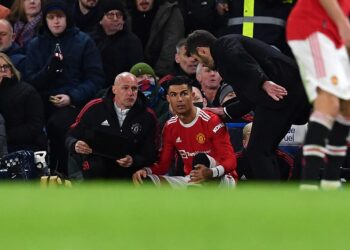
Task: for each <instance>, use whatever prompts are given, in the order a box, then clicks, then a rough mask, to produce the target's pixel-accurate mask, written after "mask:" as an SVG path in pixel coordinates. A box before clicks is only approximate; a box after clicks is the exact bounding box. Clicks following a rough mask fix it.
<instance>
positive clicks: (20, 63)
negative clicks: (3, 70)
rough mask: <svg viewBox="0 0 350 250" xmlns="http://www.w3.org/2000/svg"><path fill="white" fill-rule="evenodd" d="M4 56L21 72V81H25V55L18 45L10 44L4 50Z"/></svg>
mask: <svg viewBox="0 0 350 250" xmlns="http://www.w3.org/2000/svg"><path fill="white" fill-rule="evenodd" d="M4 52H5V54H6V55H7V56H8V57H10V59H11V61H12V63H13V65H15V67H16V69H18V71H19V72H21V75H22V79H25V78H26V77H25V58H26V56H25V54H24V53H23V51H22V50H21V48H20V47H19V45H18V44H16V43H12V45H11V46H10V47H9V48H8V49H6V50H5V51H4Z"/></svg>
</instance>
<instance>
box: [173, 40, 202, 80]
mask: <svg viewBox="0 0 350 250" xmlns="http://www.w3.org/2000/svg"><path fill="white" fill-rule="evenodd" d="M175 61H176V63H178V64H179V65H180V67H181V69H182V70H183V71H185V73H186V74H188V75H194V74H195V73H196V68H197V65H198V61H197V60H196V59H195V58H194V57H192V56H188V55H187V53H186V48H185V46H182V47H180V49H179V52H178V53H176V55H175Z"/></svg>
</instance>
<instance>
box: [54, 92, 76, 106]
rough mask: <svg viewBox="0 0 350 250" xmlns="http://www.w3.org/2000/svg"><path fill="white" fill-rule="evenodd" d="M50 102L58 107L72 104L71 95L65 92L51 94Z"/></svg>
mask: <svg viewBox="0 0 350 250" xmlns="http://www.w3.org/2000/svg"><path fill="white" fill-rule="evenodd" d="M50 102H51V103H52V104H53V105H54V106H55V107H57V108H63V107H66V106H69V105H70V104H71V101H70V97H69V95H65V94H59V95H55V96H50Z"/></svg>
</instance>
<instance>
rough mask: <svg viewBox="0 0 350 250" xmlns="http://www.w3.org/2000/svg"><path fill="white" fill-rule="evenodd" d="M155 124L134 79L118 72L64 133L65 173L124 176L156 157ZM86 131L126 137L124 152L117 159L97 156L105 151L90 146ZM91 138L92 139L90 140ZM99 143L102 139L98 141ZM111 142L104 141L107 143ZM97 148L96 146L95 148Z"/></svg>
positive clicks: (153, 117)
mask: <svg viewBox="0 0 350 250" xmlns="http://www.w3.org/2000/svg"><path fill="white" fill-rule="evenodd" d="M157 128H158V123H157V120H156V117H155V114H154V113H153V112H152V111H151V110H150V109H148V108H147V106H146V104H145V102H144V100H143V99H142V95H138V85H137V80H136V77H135V76H134V75H132V74H131V73H127V72H124V73H121V74H119V75H118V76H117V77H116V79H115V83H114V85H113V86H112V91H110V92H109V93H108V94H107V96H106V97H105V98H103V99H95V100H93V101H91V102H90V103H88V104H87V105H86V106H85V107H84V108H83V109H82V111H81V113H80V114H79V115H78V117H77V119H76V122H75V123H74V124H73V125H72V127H71V129H70V131H69V132H68V137H67V139H66V145H67V147H68V149H69V152H70V154H69V161H68V172H69V175H70V177H71V178H77V179H79V178H81V177H84V179H127V178H131V176H132V174H133V173H134V172H135V171H137V170H139V169H140V168H141V167H144V166H147V165H150V164H151V163H153V162H154V161H155V160H156V156H157V152H158V151H157V149H158V139H157V135H158V134H159V131H158V129H157ZM89 131H95V132H96V131H100V132H102V133H105V134H110V135H111V137H110V140H112V138H113V137H114V138H115V136H114V135H118V136H120V137H124V138H127V139H126V140H127V142H125V144H124V145H123V149H121V150H123V151H124V153H125V154H123V156H121V157H120V158H113V157H112V156H101V154H104V153H106V152H101V151H98V149H97V148H94V146H93V144H96V142H95V141H94V140H96V139H98V138H91V137H90V136H89V135H88V132H89ZM91 140H92V141H91ZM102 143H103V142H102ZM111 143H113V142H111V141H106V142H105V144H106V145H109V144H111ZM99 150H100V149H99ZM116 154H118V152H116Z"/></svg>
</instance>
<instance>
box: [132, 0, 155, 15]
mask: <svg viewBox="0 0 350 250" xmlns="http://www.w3.org/2000/svg"><path fill="white" fill-rule="evenodd" d="M135 1H136V9H137V10H138V11H140V12H147V11H150V10H151V9H152V7H153V3H154V0H135Z"/></svg>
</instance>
